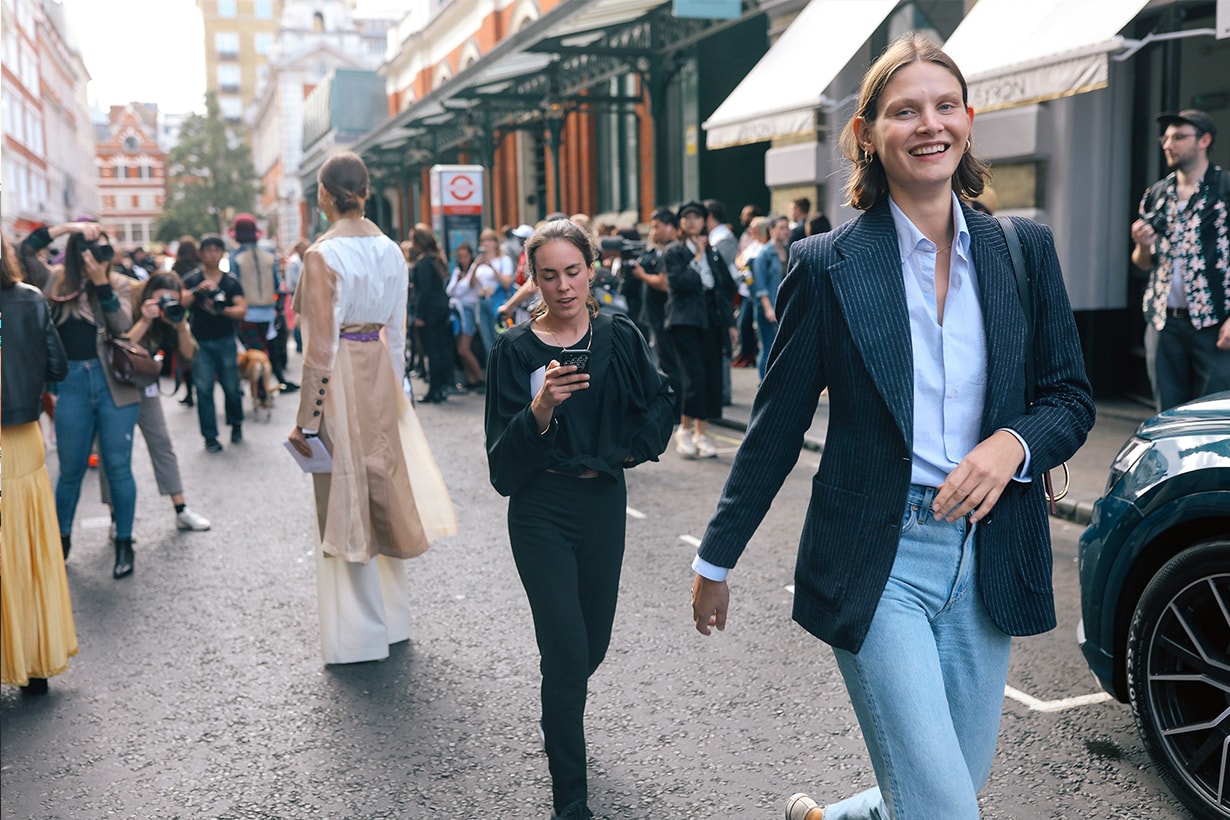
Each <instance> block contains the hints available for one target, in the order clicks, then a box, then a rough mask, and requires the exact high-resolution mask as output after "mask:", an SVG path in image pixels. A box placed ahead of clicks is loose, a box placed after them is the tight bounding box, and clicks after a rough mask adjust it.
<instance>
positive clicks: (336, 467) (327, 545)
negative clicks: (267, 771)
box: [294, 220, 457, 664]
mask: <svg viewBox="0 0 1230 820" xmlns="http://www.w3.org/2000/svg"><path fill="white" fill-rule="evenodd" d="M407 287H408V275H407V271H406V263H405V259H404V258H403V256H402V253H401V250H400V249H399V248H398V246H397V245H396V244H394V243H393V242H392V241H391V240H390V239H389V238H388V237H386V236H384V235H383V234H381V233H380V232H379V229H378V228H376V226H375V225H373V224H372V223H371V222H368V221H366V220H345V221H344V222H342V223H340V224H338V225H335V226H334V227H333V228H332V229H331V230H330V231H329V232H328V233H326V234H325V235H324V236H323V237H321V238H320V239H319V240H318V241H317V242H316V243H315V244H314V245H312V247H311V248H309V249H308V251H307V253H306V254H305V258H304V266H303V273H302V276H301V278H300V280H299V287H298V289H297V290H296V293H295V300H294V301H295V305H294V307H295V312H296V313H298V314H299V316H300V317H301V319H302V321H303V325H302V327H303V341H304V355H303V380H302V381H303V383H302V391H301V392H300V396H299V413H298V416H297V419H296V421H297V423H298V424H299V426H300V427H301V428H303V429H304V430H318V431H319V433H320V437H321V440H322V441H323V442H324V444H325V446H326V447H327V448H328V450H329V452H330V453H331V454H332V456H333V471H332V473H321V474H314V475H313V480H314V485H315V487H314V488H315V497H316V516H317V525H318V529H319V535H320V548H319V549H318V550H316V591H317V600H318V604H319V609H320V637H321V646H322V649H323V651H324V659H325V663H327V664H334V663H357V662H360V661H373V660H380V659H383V658H387V657H388V655H389V644H392V643H396V642H398V641H404V640H407V639H408V638H409V637H410V599H409V585H408V579H407V575H406V560H405V559H408V558H413V557H415V556H417V555H420V554H422V553H423V552H424V551H425V550H426V549H427V548H428V546H429V545H430V543H431V542H432V541H433V540H434V539H436V538H438V537H439V536H442V535H447V534H450V533H454V532H456V531H457V521H456V516H455V513H454V511H453V505H452V501H451V500H450V499H449V495H448V489H447V487H446V486H445V484H444V478H443V476H442V475H441V474H440V470H439V468H438V467H437V465H436V462H435V459H434V458H433V457H432V455H431V451H430V449H429V448H428V445H427V439H426V437H425V436H424V434H423V430H422V428H421V427H420V425H419V422H418V417H417V416H416V415H415V413H414V409H413V408H412V407H411V406H410V403H409V401H408V400H407V399H406V395H405V393H404V392H403V391H402V387H401V381H402V373H403V370H404V362H405V333H406V291H407ZM373 559H374V560H373Z"/></svg>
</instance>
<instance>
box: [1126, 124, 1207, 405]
mask: <svg viewBox="0 0 1230 820" xmlns="http://www.w3.org/2000/svg"><path fill="white" fill-rule="evenodd" d="M1157 121H1158V124H1159V125H1160V126H1161V127H1162V129H1163V131H1162V135H1161V137H1160V138H1159V141H1160V142H1161V145H1162V151H1163V152H1164V153H1165V154H1166V165H1167V166H1168V167H1169V168H1170V171H1171V173H1170V174H1169V175H1168V176H1166V177H1165V178H1164V179H1162V180H1160V181H1158V182H1156V183H1155V184H1154V185H1153V186H1152V187H1150V188H1149V190H1148V191H1146V192H1145V195H1144V198H1143V199H1142V200H1141V202H1140V218H1139V219H1137V220H1136V221H1135V222H1133V223H1132V241H1133V242H1134V243H1135V248H1133V250H1132V264H1134V265H1135V266H1136V267H1138V268H1140V269H1141V270H1144V271H1147V272H1148V273H1149V284H1148V286H1147V287H1146V288H1145V297H1144V313H1145V323H1146V325H1145V363H1146V366H1147V367H1148V370H1149V381H1150V382H1151V383H1152V385H1153V396H1154V400H1155V401H1156V403H1157V409H1158V410H1159V411H1160V410H1166V409H1169V408H1171V407H1174V406H1176V405H1179V404H1183V403H1184V402H1187V401H1191V400H1192V399H1196V398H1199V397H1201V396H1206V395H1208V394H1210V393H1216V392H1218V391H1221V390H1230V258H1228V257H1230V241H1228V240H1227V229H1228V227H1230V225H1228V220H1227V217H1226V209H1227V206H1228V205H1230V194H1228V193H1227V192H1228V191H1230V175H1227V174H1226V173H1225V171H1223V170H1222V169H1221V168H1220V167H1219V166H1217V165H1213V164H1211V163H1210V162H1209V150H1210V149H1211V148H1212V146H1213V140H1214V139H1215V138H1216V136H1217V126H1216V124H1215V123H1214V122H1213V118H1212V117H1210V116H1209V115H1208V114H1206V113H1205V112H1203V111H1198V110H1196V109H1194V108H1189V109H1186V110H1183V111H1179V112H1178V113H1171V112H1168V113H1164V114H1160V115H1158V118H1157Z"/></svg>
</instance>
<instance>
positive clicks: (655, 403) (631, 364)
mask: <svg viewBox="0 0 1230 820" xmlns="http://www.w3.org/2000/svg"><path fill="white" fill-rule="evenodd" d="M612 318H613V319H614V331H615V332H614V346H615V349H614V359H613V368H612V371H613V372H614V374H615V376H616V378H617V379H619V382H620V385H619V387H620V394H621V395H622V397H623V399H624V401H625V403H626V406H627V410H626V411H625V413H624V418H625V419H626V420H627V425H628V430H627V435H628V439H627V446H628V460H626V461H625V462H624V467H635V466H636V465H637V464H641V463H643V462H646V461H657V460H658V456H660V455H662V452H663V451H664V450H665V449H666V445H667V444H669V443H670V437H671V430H672V429H673V427H674V425H675V421H676V419H677V418H678V416H677V414H676V413H675V393H674V391H673V390H671V384H670V380H669V379H668V378H667V377H666V375H665V374H664V373H662V371H660V370H658V366H657V364H656V363H655V362H654V358H653V354H652V353H651V352H650V350H649V345H648V344H647V343H646V342H645V337H644V336H642V335H641V332H640V330H638V329H637V327H636V325H634V324H633V323H632V322H631V321H630V320H629V319H626V318H625V317H623V316H614V317H612Z"/></svg>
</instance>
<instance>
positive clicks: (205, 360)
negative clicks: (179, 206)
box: [183, 233, 248, 453]
mask: <svg viewBox="0 0 1230 820" xmlns="http://www.w3.org/2000/svg"><path fill="white" fill-rule="evenodd" d="M225 253H226V243H224V242H223V241H222V237H220V236H218V235H217V234H216V233H211V234H205V236H202V237H201V243H200V254H201V270H199V271H194V272H193V273H190V274H188V275H187V276H186V277H185V278H184V300H183V304H184V307H187V308H189V309H190V310H191V311H192V312H191V315H190V318H189V320H188V321H189V322H190V324H191V327H192V335H193V336H194V337H195V338H196V342H197V347H198V351H197V355H196V358H195V359H193V362H192V380H193V382H194V383H195V384H196V410H197V418H198V420H199V421H200V423H201V435H202V436H203V437H204V438H205V449H206V450H208V451H209V452H211V453H217V452H219V451H220V450H221V449H222V445H221V444H220V443H219V442H218V416H217V414H216V413H215V412H214V380H215V378H216V379H217V380H218V381H220V382H222V393H223V395H225V396H226V423H227V424H229V425H230V426H231V443H232V444H239V443H240V442H242V441H243V397H242V396H240V394H239V361H238V356H239V347H238V344H237V340H236V336H235V325H236V323H237V322H240V321H242V320H243V317H244V315H245V314H246V313H247V311H248V303H247V300H245V299H244V295H243V285H241V284H240V283H239V280H238V279H236V278H235V277H234V276H232V275H231V274H229V273H226V272H224V271H223V270H222V269H221V268H219V267H218V265H219V263H220V262H221V261H222V256H223V255H224V254H225Z"/></svg>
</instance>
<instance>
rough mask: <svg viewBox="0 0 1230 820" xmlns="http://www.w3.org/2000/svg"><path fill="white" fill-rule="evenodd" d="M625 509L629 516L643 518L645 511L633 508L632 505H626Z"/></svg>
mask: <svg viewBox="0 0 1230 820" xmlns="http://www.w3.org/2000/svg"><path fill="white" fill-rule="evenodd" d="M627 509H628V517H629V518H638V519H639V518H645V513H643V512H641V511H640V510H634V509H633V508H632V507H628V508H627Z"/></svg>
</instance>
